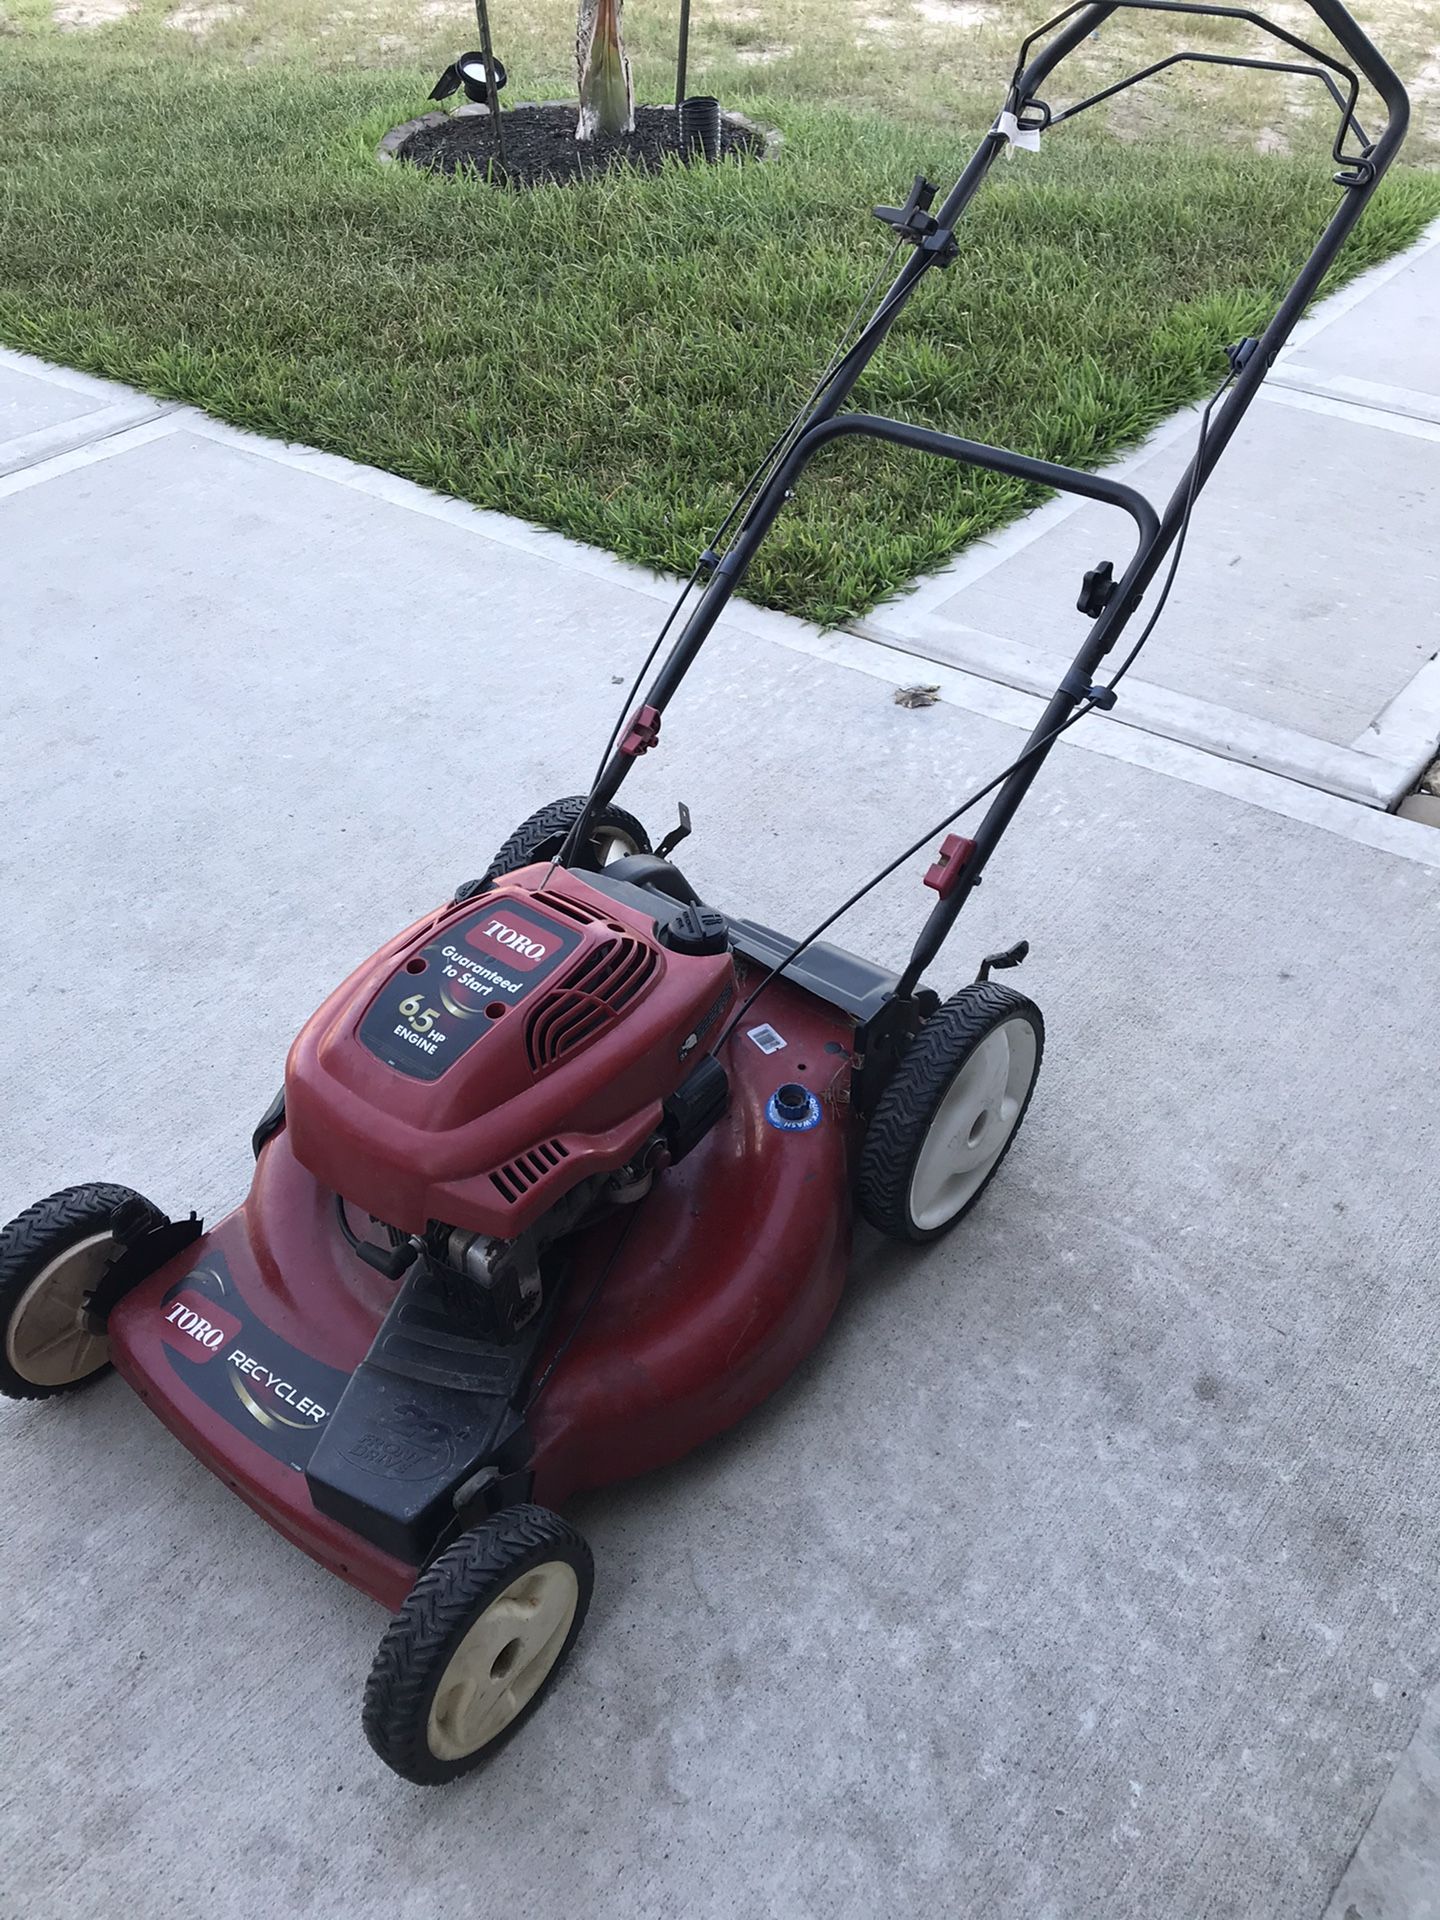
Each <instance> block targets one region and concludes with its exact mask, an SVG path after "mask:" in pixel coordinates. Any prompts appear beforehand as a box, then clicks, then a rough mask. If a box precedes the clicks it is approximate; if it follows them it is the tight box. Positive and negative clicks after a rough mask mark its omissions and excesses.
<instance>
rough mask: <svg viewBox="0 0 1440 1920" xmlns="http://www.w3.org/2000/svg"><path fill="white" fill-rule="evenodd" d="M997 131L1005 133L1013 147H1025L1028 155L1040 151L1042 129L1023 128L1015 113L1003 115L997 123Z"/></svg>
mask: <svg viewBox="0 0 1440 1920" xmlns="http://www.w3.org/2000/svg"><path fill="white" fill-rule="evenodd" d="M995 131H996V132H997V133H1003V134H1004V136H1005V138H1006V139H1007V140H1008V141H1009V142H1010V144H1011V146H1012V147H1023V148H1024V150H1025V152H1026V153H1039V151H1040V129H1039V128H1038V127H1022V126H1021V124H1020V122H1019V121H1018V120H1017V119H1016V118H1015V116H1014V114H1013V113H1002V114H1001V116H1000V118H999V119H998V120H997V121H996V122H995Z"/></svg>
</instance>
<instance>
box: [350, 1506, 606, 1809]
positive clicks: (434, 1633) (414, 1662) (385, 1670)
mask: <svg viewBox="0 0 1440 1920" xmlns="http://www.w3.org/2000/svg"><path fill="white" fill-rule="evenodd" d="M557 1565H558V1566H560V1567H565V1568H568V1569H569V1571H570V1574H572V1575H573V1576H574V1585H575V1599H574V1611H573V1613H572V1614H571V1615H570V1618H569V1626H568V1629H567V1630H565V1631H564V1638H563V1641H562V1642H561V1644H560V1646H559V1650H558V1652H556V1651H553V1644H554V1638H555V1637H558V1635H559V1634H560V1632H561V1626H562V1624H563V1621H561V1622H559V1623H557V1624H556V1626H555V1628H554V1635H553V1636H552V1637H551V1638H550V1639H547V1640H546V1641H545V1642H544V1643H543V1645H542V1646H541V1648H540V1649H539V1650H538V1651H537V1652H536V1653H535V1655H534V1660H535V1661H536V1662H538V1661H540V1660H541V1659H548V1665H545V1667H544V1670H543V1672H541V1673H540V1674H539V1676H538V1678H537V1679H536V1681H535V1684H534V1687H533V1690H532V1691H530V1692H529V1693H528V1694H526V1695H525V1696H524V1698H523V1701H522V1703H521V1704H520V1705H519V1706H518V1708H516V1709H515V1710H514V1711H513V1713H512V1715H511V1717H510V1718H509V1719H508V1720H505V1721H504V1723H503V1724H502V1725H501V1726H500V1727H499V1730H498V1731H497V1732H495V1733H493V1734H490V1735H486V1736H485V1738H484V1739H483V1740H482V1741H481V1743H480V1744H479V1745H478V1746H476V1747H474V1748H473V1749H471V1750H469V1751H465V1752H460V1753H456V1752H452V1751H440V1752H437V1751H436V1749H435V1746H434V1745H432V1739H433V1738H437V1737H438V1738H439V1739H440V1742H441V1746H442V1748H444V1746H445V1728H444V1726H443V1724H442V1726H441V1729H440V1732H439V1734H438V1735H437V1734H436V1733H435V1732H434V1730H433V1729H432V1723H431V1709H432V1707H434V1706H435V1703H436V1696H437V1694H438V1693H439V1692H440V1688H441V1683H442V1681H444V1679H445V1677H446V1674H447V1671H448V1670H449V1668H450V1665H451V1661H452V1659H453V1658H454V1656H455V1655H456V1653H457V1651H458V1650H459V1648H460V1646H461V1643H462V1642H463V1641H464V1640H465V1638H466V1636H467V1635H468V1634H469V1633H470V1631H471V1629H472V1627H475V1626H476V1625H477V1623H478V1622H479V1621H480V1618H481V1616H482V1615H483V1614H484V1613H485V1612H486V1611H487V1610H488V1609H489V1608H490V1607H491V1606H492V1605H493V1604H494V1602H495V1601H497V1600H498V1599H500V1598H501V1596H502V1595H503V1594H505V1593H506V1591H507V1589H508V1588H510V1587H512V1586H513V1585H514V1584H515V1583H516V1582H517V1581H518V1580H521V1579H523V1577H524V1576H525V1575H526V1574H530V1573H536V1572H537V1571H539V1570H541V1569H546V1570H548V1569H551V1568H553V1567H555V1566H557ZM549 1579H550V1581H551V1583H552V1587H553V1589H554V1590H555V1591H556V1592H558V1593H560V1594H562V1595H564V1596H568V1582H567V1581H566V1579H565V1578H564V1576H557V1575H555V1574H553V1573H552V1574H550V1575H549ZM594 1584H595V1565H594V1561H593V1560H592V1558H591V1555H590V1549H589V1547H588V1546H587V1545H586V1544H585V1541H584V1540H583V1539H582V1538H581V1536H580V1535H579V1534H578V1533H577V1532H576V1531H575V1529H574V1528H573V1527H572V1526H570V1525H569V1524H568V1523H567V1522H566V1521H564V1520H562V1519H561V1518H560V1516H559V1515H558V1514H555V1513H551V1512H550V1511H549V1509H548V1508H546V1507H533V1506H518V1507H508V1508H506V1509H505V1510H504V1511H503V1512H501V1513H497V1514H495V1515H493V1516H492V1517H491V1518H490V1519H489V1520H486V1521H483V1522H482V1523H481V1524H480V1525H479V1526H476V1527H472V1528H471V1529H470V1530H469V1532H467V1533H462V1534H461V1535H460V1538H459V1539H458V1540H455V1541H453V1542H452V1543H451V1544H450V1546H448V1547H447V1548H446V1549H445V1551H444V1552H443V1553H441V1554H438V1555H437V1556H436V1558H435V1559H434V1560H433V1561H431V1563H430V1565H429V1566H428V1567H427V1568H426V1569H425V1571H424V1572H423V1573H422V1574H421V1575H420V1578H419V1579H418V1580H417V1581H416V1582H415V1585H414V1586H413V1587H412V1588H411V1589H410V1592H409V1595H408V1596H407V1598H406V1601H405V1604H404V1606H403V1607H401V1609H400V1611H399V1613H397V1614H396V1616H395V1618H394V1619H393V1620H392V1621H391V1622H390V1625H389V1627H388V1628H387V1630H386V1633H385V1637H384V1639H383V1640H381V1642H380V1648H379V1651H378V1652H377V1653H376V1655H375V1664H374V1666H373V1667H372V1668H371V1669H370V1678H369V1680H368V1681H367V1682H366V1686H365V1708H364V1725H365V1737H366V1739H367V1740H368V1741H369V1742H370V1744H371V1746H372V1747H373V1748H374V1749H375V1751H376V1753H378V1754H379V1756H380V1758H381V1759H382V1760H383V1761H384V1762H385V1764H386V1766H387V1767H391V1768H393V1769H394V1771H395V1772H396V1773H398V1774H399V1775H400V1776H401V1777H402V1778H403V1779H406V1780H413V1781H415V1782H416V1783H417V1784H418V1785H420V1786H439V1785H442V1784H443V1783H444V1782H445V1781H447V1780H455V1779H458V1777H459V1776H460V1775H461V1774H462V1773H468V1772H470V1770H471V1769H472V1768H474V1767H477V1766H479V1765H480V1764H481V1762H482V1761H485V1760H488V1759H489V1758H490V1756H491V1755H492V1754H493V1753H496V1752H498V1751H499V1749H500V1748H501V1747H502V1746H503V1745H504V1743H505V1742H506V1741H507V1740H508V1739H510V1738H511V1736H512V1735H513V1734H514V1733H515V1732H516V1731H517V1730H518V1729H519V1728H520V1727H522V1726H523V1725H524V1724H525V1722H526V1721H527V1720H528V1719H529V1718H530V1716H531V1714H532V1713H534V1712H535V1710H536V1708H537V1707H538V1706H539V1705H540V1702H541V1701H542V1700H543V1699H544V1697H545V1695H546V1694H547V1693H548V1691H549V1690H550V1687H551V1686H552V1685H553V1683H554V1680H555V1676H556V1675H557V1674H558V1673H559V1671H560V1669H561V1667H562V1666H563V1665H564V1663H565V1661H566V1659H567V1658H568V1656H569V1653H570V1649H571V1647H572V1646H574V1644H575V1639H576V1636H577V1635H578V1634H579V1632H580V1628H581V1625H582V1624H583V1622H584V1619H585V1614H586V1611H587V1609H588V1608H589V1605H590V1594H591V1591H592V1589H593V1587H594ZM536 1619H537V1621H539V1619H540V1609H539V1608H537V1610H536ZM542 1624H543V1623H542ZM498 1630H499V1631H504V1630H505V1629H504V1628H500V1629H498ZM536 1630H537V1631H538V1630H539V1629H538V1627H537V1629H536ZM515 1647H521V1649H522V1650H521V1652H520V1653H519V1654H518V1656H515V1657H514V1667H513V1671H514V1674H515V1684H516V1685H517V1686H523V1684H524V1683H525V1681H526V1678H527V1676H529V1675H530V1673H531V1666H530V1665H528V1664H525V1662H526V1660H527V1654H528V1649H525V1648H523V1646H522V1642H521V1640H520V1639H515V1640H512V1641H511V1642H510V1643H509V1645H507V1646H503V1647H502V1648H501V1649H500V1652H499V1653H498V1654H497V1655H496V1658H495V1664H494V1665H493V1666H492V1667H491V1668H490V1674H491V1677H492V1678H493V1677H494V1676H495V1675H496V1674H497V1672H498V1673H499V1674H500V1677H501V1678H502V1679H503V1678H504V1677H505V1672H507V1671H510V1670H509V1669H507V1670H501V1669H500V1667H499V1662H500V1660H501V1659H502V1658H504V1657H505V1655H506V1654H508V1653H511V1650H512V1648H515ZM484 1651H485V1652H486V1653H488V1648H486V1649H484ZM474 1691H475V1689H474V1688H473V1687H472V1694H473V1693H474ZM507 1691H508V1690H507ZM483 1704H484V1703H483V1700H482V1702H481V1706H482V1708H483ZM452 1744H453V1742H452Z"/></svg>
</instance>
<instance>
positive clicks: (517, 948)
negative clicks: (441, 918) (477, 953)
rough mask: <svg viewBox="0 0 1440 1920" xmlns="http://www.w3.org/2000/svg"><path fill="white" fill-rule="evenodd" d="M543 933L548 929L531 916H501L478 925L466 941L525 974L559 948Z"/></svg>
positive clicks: (466, 936) (498, 915)
mask: <svg viewBox="0 0 1440 1920" xmlns="http://www.w3.org/2000/svg"><path fill="white" fill-rule="evenodd" d="M544 934H545V929H544V928H542V927H539V926H537V925H536V924H535V922H534V921H533V920H531V919H529V918H528V917H526V918H522V917H521V916H520V915H519V914H515V915H513V916H507V915H505V914H503V913H498V914H494V915H492V916H491V918H489V919H487V920H481V921H479V922H477V924H476V925H475V926H473V927H471V929H470V931H469V932H468V933H467V934H466V935H465V940H466V944H467V945H469V946H472V947H479V948H480V950H481V951H482V952H483V953H490V954H493V955H494V956H495V958H496V959H497V960H504V961H506V962H508V964H509V965H510V966H512V967H518V968H519V969H520V971H521V972H522V973H529V972H530V970H531V969H532V968H533V967H538V966H539V964H540V962H541V961H542V960H548V959H549V957H550V955H551V954H552V953H553V952H554V951H555V948H556V946H557V945H558V942H557V941H555V940H549V939H546V938H545V937H544Z"/></svg>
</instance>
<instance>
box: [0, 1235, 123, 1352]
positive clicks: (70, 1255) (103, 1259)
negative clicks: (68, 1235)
mask: <svg viewBox="0 0 1440 1920" xmlns="http://www.w3.org/2000/svg"><path fill="white" fill-rule="evenodd" d="M114 1250H115V1236H114V1235H113V1234H112V1233H110V1232H108V1231H107V1232H104V1233H94V1234H91V1235H90V1237H89V1239H88V1240H80V1241H77V1242H76V1244H75V1245H74V1246H73V1247H67V1248H66V1249H65V1251H64V1253H57V1254H56V1256H55V1258H54V1259H53V1260H51V1261H50V1262H49V1263H48V1264H47V1265H46V1266H44V1267H42V1268H41V1270H40V1272H39V1273H37V1274H36V1276H35V1278H34V1279H33V1280H32V1281H31V1282H30V1284H29V1286H28V1287H26V1289H25V1291H24V1292H23V1293H22V1294H21V1296H20V1298H19V1300H18V1301H17V1302H16V1303H15V1311H14V1312H13V1313H12V1314H11V1316H10V1324H9V1326H8V1327H7V1328H6V1330H5V1358H6V1360H7V1361H8V1362H9V1363H10V1365H11V1366H12V1367H13V1368H14V1369H15V1371H16V1373H18V1374H19V1375H20V1378H21V1379H22V1380H28V1381H29V1383H30V1385H31V1386H32V1387H68V1386H70V1385H71V1384H72V1382H74V1381H76V1380H83V1379H84V1378H85V1376H86V1375H87V1374H90V1373H95V1372H97V1371H98V1370H99V1369H100V1368H101V1367H103V1366H104V1365H105V1363H106V1361H107V1360H108V1359H109V1358H110V1343H109V1341H108V1340H107V1339H106V1338H105V1336H104V1334H103V1333H92V1332H91V1331H90V1329H89V1328H88V1327H87V1326H86V1324H85V1296H86V1294H87V1293H89V1292H90V1291H91V1290H92V1289H93V1288H94V1287H95V1286H96V1285H98V1283H99V1280H100V1276H101V1274H102V1273H103V1272H104V1271H105V1268H106V1265H107V1264H108V1262H109V1259H110V1255H111V1254H112V1253H113V1252H114Z"/></svg>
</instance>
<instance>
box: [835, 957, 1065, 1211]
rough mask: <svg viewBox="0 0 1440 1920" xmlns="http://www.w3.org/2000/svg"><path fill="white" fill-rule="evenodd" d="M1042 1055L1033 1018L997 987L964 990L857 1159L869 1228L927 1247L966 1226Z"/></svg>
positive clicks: (930, 1032) (923, 1037) (888, 1097)
mask: <svg viewBox="0 0 1440 1920" xmlns="http://www.w3.org/2000/svg"><path fill="white" fill-rule="evenodd" d="M1044 1051H1045V1022H1044V1021H1043V1020H1042V1019H1041V1017H1040V1009H1039V1008H1038V1007H1037V1006H1036V1005H1035V1004H1034V1002H1033V1001H1031V1000H1027V999H1026V998H1025V996H1024V994H1023V993H1016V992H1015V991H1014V989H1013V988H1011V987H1004V986H1001V985H1000V984H999V983H998V982H997V981H993V980H986V981H977V982H976V983H975V984H974V985H972V986H968V987H962V988H961V990H960V992H959V993H957V994H954V995H953V996H952V997H951V998H950V999H949V1000H947V1001H946V1002H945V1004H944V1006H943V1007H941V1008H940V1009H939V1011H938V1012H937V1013H935V1014H934V1015H932V1017H931V1018H930V1019H929V1020H927V1021H926V1023H925V1025H924V1026H923V1027H922V1028H921V1030H920V1032H919V1034H918V1035H917V1037H916V1039H915V1043H914V1045H913V1046H912V1047H911V1049H910V1051H909V1052H908V1053H907V1054H906V1056H905V1058H904V1059H903V1060H902V1061H901V1063H900V1065H899V1066H898V1067H897V1068H896V1070H895V1075H894V1078H893V1079H892V1080H891V1082H890V1084H889V1085H888V1086H887V1087H886V1089H885V1091H884V1093H882V1094H881V1096H880V1100H879V1104H878V1105H877V1106H876V1109H875V1114H874V1117H873V1119H872V1120H871V1122H870V1125H869V1127H868V1128H867V1130H866V1134H865V1141H864V1144H863V1146H862V1147H861V1150H860V1168H859V1175H858V1184H857V1193H856V1197H857V1199H858V1201H859V1205H860V1211H861V1212H862V1213H863V1214H864V1215H865V1218H866V1219H867V1220H868V1221H869V1222H870V1224H871V1225H872V1226H874V1227H878V1228H879V1229H880V1231H881V1232H882V1233H888V1234H890V1235H891V1236H892V1238H894V1239H897V1240H914V1241H925V1240H938V1239H939V1237H940V1235H941V1234H942V1233H948V1232H949V1231H950V1229H951V1228H952V1227H954V1226H957V1225H958V1224H959V1223H960V1221H961V1220H963V1219H964V1217H965V1215H966V1214H967V1213H968V1212H969V1211H970V1209H971V1208H972V1207H973V1206H974V1205H975V1202H976V1201H977V1200H978V1199H979V1198H980V1196H981V1194H982V1193H983V1192H984V1191H985V1189H986V1187H987V1186H988V1185H989V1184H990V1182H991V1180H993V1179H994V1177H995V1175H996V1173H997V1172H998V1171H999V1168H1000V1163H1001V1161H1002V1160H1003V1159H1004V1158H1005V1155H1006V1154H1007V1153H1008V1152H1009V1151H1010V1147H1011V1144H1012V1143H1013V1141H1014V1139H1015V1135H1016V1134H1017V1133H1018V1132H1019V1130H1020V1123H1021V1122H1022V1121H1023V1120H1024V1118H1025V1112H1026V1109H1027V1108H1028V1107H1029V1105H1030V1095H1031V1094H1032V1092H1033V1091H1034V1088H1035V1080H1036V1077H1037V1075H1038V1074H1039V1072H1040V1061H1041V1057H1042V1055H1043V1054H1044Z"/></svg>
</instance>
